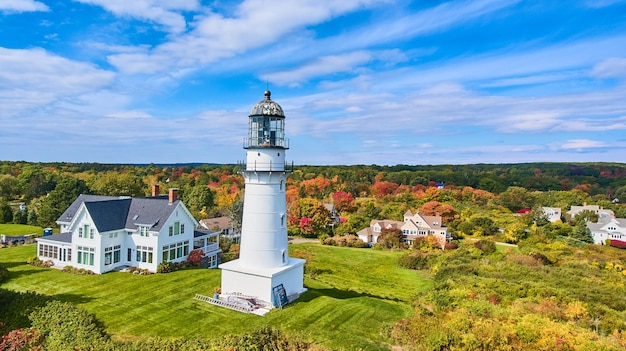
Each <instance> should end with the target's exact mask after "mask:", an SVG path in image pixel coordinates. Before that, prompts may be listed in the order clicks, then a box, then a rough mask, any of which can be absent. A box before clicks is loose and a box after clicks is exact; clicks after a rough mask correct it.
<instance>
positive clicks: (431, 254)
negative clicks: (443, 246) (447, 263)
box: [398, 251, 440, 269]
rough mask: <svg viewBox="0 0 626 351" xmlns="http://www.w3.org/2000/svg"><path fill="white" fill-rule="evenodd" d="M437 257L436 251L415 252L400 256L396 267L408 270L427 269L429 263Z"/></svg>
mask: <svg viewBox="0 0 626 351" xmlns="http://www.w3.org/2000/svg"><path fill="white" fill-rule="evenodd" d="M439 255H440V253H438V252H436V251H416V252H412V253H410V254H405V255H403V256H401V257H400V258H399V259H398V265H399V266H400V267H402V268H408V269H426V268H429V265H428V263H429V261H430V260H431V259H432V258H435V257H437V256H439Z"/></svg>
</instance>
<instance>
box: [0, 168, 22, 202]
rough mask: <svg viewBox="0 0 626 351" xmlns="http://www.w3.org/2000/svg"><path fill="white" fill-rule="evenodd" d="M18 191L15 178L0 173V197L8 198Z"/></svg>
mask: <svg viewBox="0 0 626 351" xmlns="http://www.w3.org/2000/svg"><path fill="white" fill-rule="evenodd" d="M19 193H20V191H19V188H18V185H17V178H15V177H14V176H12V175H10V174H0V198H5V199H6V200H9V199H11V198H13V196H16V195H18V194H19Z"/></svg>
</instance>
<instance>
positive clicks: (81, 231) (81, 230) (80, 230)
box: [78, 228, 83, 238]
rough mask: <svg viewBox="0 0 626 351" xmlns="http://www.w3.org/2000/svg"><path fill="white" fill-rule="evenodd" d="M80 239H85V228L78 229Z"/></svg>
mask: <svg viewBox="0 0 626 351" xmlns="http://www.w3.org/2000/svg"><path fill="white" fill-rule="evenodd" d="M78 237H79V238H82V237H83V228H78Z"/></svg>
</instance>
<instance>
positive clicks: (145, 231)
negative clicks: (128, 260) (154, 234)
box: [137, 226, 150, 237]
mask: <svg viewBox="0 0 626 351" xmlns="http://www.w3.org/2000/svg"><path fill="white" fill-rule="evenodd" d="M137 229H138V230H139V235H141V236H146V237H148V236H150V233H149V232H148V229H149V228H148V227H147V226H139V228H137Z"/></svg>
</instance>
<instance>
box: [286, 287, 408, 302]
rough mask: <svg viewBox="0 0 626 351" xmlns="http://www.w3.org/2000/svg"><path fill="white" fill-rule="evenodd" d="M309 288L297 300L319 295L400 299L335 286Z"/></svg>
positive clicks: (305, 299) (344, 297) (308, 299)
mask: <svg viewBox="0 0 626 351" xmlns="http://www.w3.org/2000/svg"><path fill="white" fill-rule="evenodd" d="M308 289H309V290H308V291H307V292H306V293H304V294H303V295H302V296H300V298H298V302H309V301H312V300H314V299H316V298H318V297H321V296H327V297H332V298H333V299H339V300H345V299H354V298H358V297H370V298H373V299H378V300H387V301H395V302H400V301H402V300H400V299H398V298H390V297H383V296H378V295H372V294H368V293H360V292H357V291H353V290H340V289H337V288H330V289H313V288H308Z"/></svg>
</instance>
